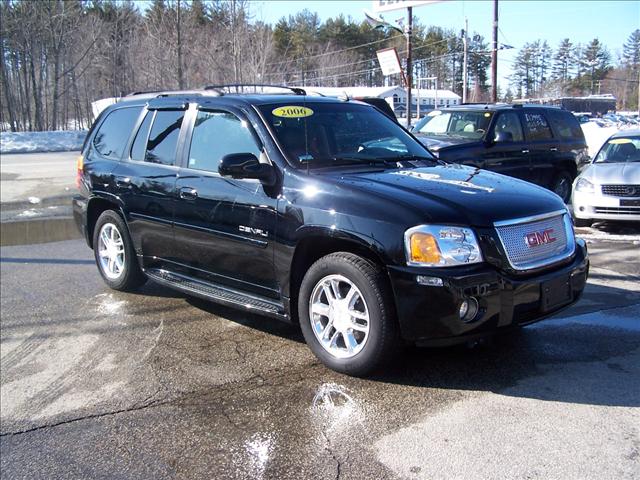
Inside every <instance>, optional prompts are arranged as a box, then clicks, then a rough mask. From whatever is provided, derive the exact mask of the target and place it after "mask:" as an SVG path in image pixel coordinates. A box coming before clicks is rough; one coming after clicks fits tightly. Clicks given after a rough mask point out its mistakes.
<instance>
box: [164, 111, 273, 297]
mask: <svg viewBox="0 0 640 480" xmlns="http://www.w3.org/2000/svg"><path fill="white" fill-rule="evenodd" d="M190 115H192V121H191V123H192V126H191V127H190V134H189V137H190V139H191V142H190V145H188V144H187V145H185V152H184V158H183V168H181V169H180V172H179V177H178V180H177V183H176V191H177V200H176V210H175V238H176V241H175V255H176V257H177V258H176V261H177V262H178V263H179V264H181V265H182V266H183V267H185V268H186V273H188V274H189V275H191V276H195V277H198V278H200V279H202V280H206V281H209V282H213V283H217V284H223V285H225V286H227V287H232V288H236V289H240V290H243V291H249V292H253V293H257V294H260V295H265V296H272V297H276V296H277V295H278V288H277V284H276V281H275V272H274V267H273V240H274V235H275V228H276V204H277V197H276V196H275V195H271V194H269V193H267V192H266V191H265V188H264V187H263V185H262V184H261V183H260V181H258V180H253V179H243V180H235V179H232V178H228V177H222V176H220V174H219V173H218V165H219V163H220V160H221V159H222V157H224V156H225V155H228V154H233V153H252V154H254V155H255V156H256V157H258V158H260V159H261V161H265V162H266V161H268V160H267V159H266V156H265V154H264V153H263V146H262V143H261V141H260V139H259V138H258V136H257V134H256V133H255V131H254V130H253V128H252V127H251V125H250V123H249V122H248V121H247V119H246V117H245V116H244V114H243V113H241V112H239V111H237V110H235V109H212V110H193V111H190ZM187 143H188V142H187Z"/></svg>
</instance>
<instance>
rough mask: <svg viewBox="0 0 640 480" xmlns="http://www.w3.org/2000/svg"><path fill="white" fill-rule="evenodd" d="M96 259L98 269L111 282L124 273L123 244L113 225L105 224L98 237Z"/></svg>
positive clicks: (116, 228)
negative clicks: (98, 264) (98, 261)
mask: <svg viewBox="0 0 640 480" xmlns="http://www.w3.org/2000/svg"><path fill="white" fill-rule="evenodd" d="M98 239H99V240H98V258H99V259H100V268H102V271H103V272H104V274H105V275H106V276H107V277H108V278H110V279H111V280H115V279H117V278H120V276H121V275H122V273H123V272H124V265H125V264H124V262H125V256H124V242H123V240H122V235H120V232H119V231H118V227H116V226H115V225H114V224H113V223H105V224H104V225H103V226H102V228H101V229H100V234H99V235H98Z"/></svg>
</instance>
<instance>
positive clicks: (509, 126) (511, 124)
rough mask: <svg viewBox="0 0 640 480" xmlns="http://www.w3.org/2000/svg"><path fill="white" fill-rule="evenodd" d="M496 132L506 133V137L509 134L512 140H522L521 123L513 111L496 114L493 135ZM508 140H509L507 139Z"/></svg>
mask: <svg viewBox="0 0 640 480" xmlns="http://www.w3.org/2000/svg"><path fill="white" fill-rule="evenodd" d="M498 133H506V134H507V135H506V137H507V138H509V135H511V140H510V141H512V142H522V141H524V135H523V134H522V125H521V124H520V118H519V117H518V114H517V113H515V112H505V113H501V114H500V115H498V119H497V120H496V126H495V129H494V135H497V134H498ZM507 141H509V140H507Z"/></svg>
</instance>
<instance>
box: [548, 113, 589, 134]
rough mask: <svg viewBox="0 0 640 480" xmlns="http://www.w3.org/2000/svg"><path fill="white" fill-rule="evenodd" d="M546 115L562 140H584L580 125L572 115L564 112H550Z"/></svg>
mask: <svg viewBox="0 0 640 480" xmlns="http://www.w3.org/2000/svg"><path fill="white" fill-rule="evenodd" d="M546 115H547V118H548V119H549V122H550V123H551V126H552V127H553V129H554V130H555V132H556V133H557V134H558V135H559V136H560V138H572V139H576V140H582V139H584V134H583V133H582V129H581V128H580V124H579V123H578V120H577V119H576V118H575V117H574V116H573V115H572V114H571V113H569V112H563V111H562V110H549V111H548V112H546Z"/></svg>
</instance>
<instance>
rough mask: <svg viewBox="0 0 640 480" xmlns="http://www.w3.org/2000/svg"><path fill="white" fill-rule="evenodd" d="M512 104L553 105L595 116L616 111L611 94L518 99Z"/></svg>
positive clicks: (614, 99) (614, 101) (614, 98)
mask: <svg viewBox="0 0 640 480" xmlns="http://www.w3.org/2000/svg"><path fill="white" fill-rule="evenodd" d="M513 103H516V104H525V103H533V104H539V105H554V106H556V107H562V108H564V109H565V110H569V111H570V112H574V113H590V114H591V115H595V116H599V115H604V114H605V113H607V112H615V111H616V97H614V96H613V95H611V94H605V95H589V96H588V97H547V98H520V99H517V100H514V101H513Z"/></svg>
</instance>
